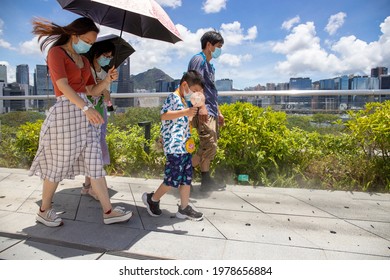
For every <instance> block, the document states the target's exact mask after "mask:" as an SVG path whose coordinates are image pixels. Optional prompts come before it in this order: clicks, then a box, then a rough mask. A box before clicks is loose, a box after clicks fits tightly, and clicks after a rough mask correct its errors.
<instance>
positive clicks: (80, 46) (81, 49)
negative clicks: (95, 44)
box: [72, 37, 92, 54]
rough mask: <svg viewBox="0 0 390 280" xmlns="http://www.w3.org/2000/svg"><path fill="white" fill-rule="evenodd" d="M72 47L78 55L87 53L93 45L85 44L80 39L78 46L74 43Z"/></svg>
mask: <svg viewBox="0 0 390 280" xmlns="http://www.w3.org/2000/svg"><path fill="white" fill-rule="evenodd" d="M72 47H73V49H74V51H75V52H76V53H78V54H81V53H87V52H88V51H89V49H90V48H91V47H92V45H90V44H88V43H86V42H84V41H83V40H81V39H80V37H79V41H78V42H77V44H75V43H73V42H72Z"/></svg>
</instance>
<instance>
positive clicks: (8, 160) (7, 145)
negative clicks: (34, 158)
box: [0, 125, 23, 168]
mask: <svg viewBox="0 0 390 280" xmlns="http://www.w3.org/2000/svg"><path fill="white" fill-rule="evenodd" d="M15 136H16V131H15V128H14V127H11V126H8V125H0V166H4V167H8V168H12V167H18V168H21V167H23V166H21V165H20V160H19V159H18V158H17V157H16V156H15V154H16V151H15Z"/></svg>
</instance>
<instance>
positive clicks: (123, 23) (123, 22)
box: [119, 11, 126, 38]
mask: <svg viewBox="0 0 390 280" xmlns="http://www.w3.org/2000/svg"><path fill="white" fill-rule="evenodd" d="M125 20H126V12H125V11H124V15H123V20H122V26H121V34H120V36H119V37H120V38H122V32H123V27H124V26H125Z"/></svg>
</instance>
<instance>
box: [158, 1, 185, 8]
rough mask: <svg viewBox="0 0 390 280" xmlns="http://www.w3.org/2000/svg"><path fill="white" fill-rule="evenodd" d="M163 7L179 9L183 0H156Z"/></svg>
mask: <svg viewBox="0 0 390 280" xmlns="http://www.w3.org/2000/svg"><path fill="white" fill-rule="evenodd" d="M156 2H157V3H159V4H160V5H161V6H162V7H171V8H177V7H180V6H181V0H156Z"/></svg>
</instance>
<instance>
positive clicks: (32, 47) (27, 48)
mask: <svg viewBox="0 0 390 280" xmlns="http://www.w3.org/2000/svg"><path fill="white" fill-rule="evenodd" d="M19 50H20V53H21V54H24V55H41V54H42V52H41V50H40V46H39V43H38V37H34V38H33V39H31V40H30V41H25V42H22V43H20V44H19Z"/></svg>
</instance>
